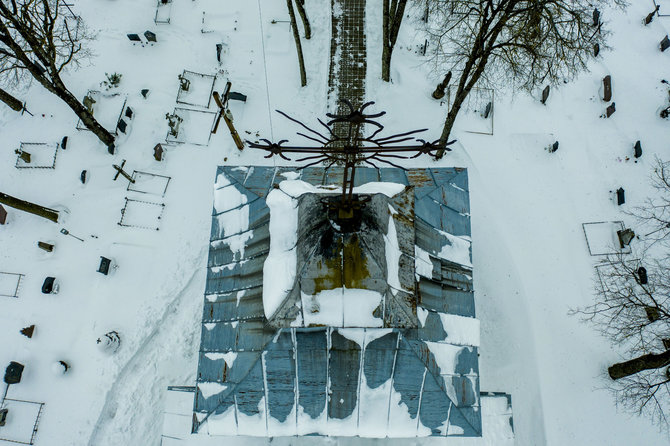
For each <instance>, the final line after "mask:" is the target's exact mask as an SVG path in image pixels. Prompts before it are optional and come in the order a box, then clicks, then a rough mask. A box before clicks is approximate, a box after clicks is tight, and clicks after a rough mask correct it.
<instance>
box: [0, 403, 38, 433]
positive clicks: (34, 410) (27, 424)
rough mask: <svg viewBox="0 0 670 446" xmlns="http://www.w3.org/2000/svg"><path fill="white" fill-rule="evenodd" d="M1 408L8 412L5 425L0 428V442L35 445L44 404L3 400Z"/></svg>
mask: <svg viewBox="0 0 670 446" xmlns="http://www.w3.org/2000/svg"><path fill="white" fill-rule="evenodd" d="M3 407H4V408H6V409H9V411H8V412H7V420H6V423H5V425H4V426H2V427H0V441H7V442H11V443H18V444H35V434H37V425H38V424H39V421H40V415H42V408H43V407H44V403H36V402H34V401H23V400H14V399H10V398H5V402H4V404H3Z"/></svg>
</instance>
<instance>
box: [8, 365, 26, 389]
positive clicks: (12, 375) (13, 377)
mask: <svg viewBox="0 0 670 446" xmlns="http://www.w3.org/2000/svg"><path fill="white" fill-rule="evenodd" d="M21 375H23V364H20V363H18V362H15V361H12V362H10V363H9V365H8V366H7V368H6V369H5V383H6V384H9V385H11V384H18V383H20V382H21Z"/></svg>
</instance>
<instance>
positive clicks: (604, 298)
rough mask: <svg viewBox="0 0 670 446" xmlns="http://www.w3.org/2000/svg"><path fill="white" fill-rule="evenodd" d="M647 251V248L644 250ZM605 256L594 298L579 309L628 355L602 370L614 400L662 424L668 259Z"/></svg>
mask: <svg viewBox="0 0 670 446" xmlns="http://www.w3.org/2000/svg"><path fill="white" fill-rule="evenodd" d="M647 253H648V251H647ZM643 257H646V259H645V260H644V261H641V260H630V259H626V258H625V257H624V256H623V254H618V255H612V256H608V257H607V258H606V259H605V261H604V262H603V263H602V264H601V265H599V266H598V268H597V271H598V279H597V280H596V285H595V291H596V302H595V303H594V304H593V305H591V306H589V307H586V308H584V309H580V310H578V311H574V312H573V313H579V314H581V316H582V317H583V318H584V319H585V320H586V321H588V322H590V323H591V324H592V325H593V326H594V327H595V328H596V330H598V331H599V332H600V333H601V334H603V335H604V336H605V337H606V338H608V339H609V340H610V341H611V342H612V343H613V344H614V345H617V346H619V347H623V348H624V350H625V355H626V357H627V358H630V359H628V360H625V361H622V362H619V363H616V364H612V365H611V366H610V367H608V369H607V371H608V374H609V376H610V378H611V379H612V380H613V381H612V383H611V385H610V387H611V389H612V390H613V391H614V392H615V394H616V397H617V401H618V402H619V403H620V404H621V405H623V406H624V407H625V408H627V409H629V410H633V411H636V412H640V413H647V414H649V415H651V416H653V418H654V419H655V421H657V422H659V423H660V424H661V425H665V426H666V427H667V420H666V415H665V414H666V413H667V410H668V409H669V406H670V387H668V385H669V384H670V371H669V368H668V366H670V264H669V263H668V261H667V258H663V259H661V260H654V259H652V258H651V255H649V256H647V255H646V254H645V255H644V256H643Z"/></svg>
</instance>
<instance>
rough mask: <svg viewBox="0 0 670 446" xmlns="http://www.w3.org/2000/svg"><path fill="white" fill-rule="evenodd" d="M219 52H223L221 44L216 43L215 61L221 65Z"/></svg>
mask: <svg viewBox="0 0 670 446" xmlns="http://www.w3.org/2000/svg"><path fill="white" fill-rule="evenodd" d="M221 51H223V44H221V43H217V44H216V60H217V62H219V63H221Z"/></svg>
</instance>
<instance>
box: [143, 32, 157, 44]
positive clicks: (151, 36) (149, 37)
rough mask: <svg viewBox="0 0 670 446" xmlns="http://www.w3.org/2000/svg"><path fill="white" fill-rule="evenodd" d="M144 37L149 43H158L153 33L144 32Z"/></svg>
mask: <svg viewBox="0 0 670 446" xmlns="http://www.w3.org/2000/svg"><path fill="white" fill-rule="evenodd" d="M144 37H145V38H146V39H147V42H150V43H156V34H155V33H152V32H151V31H144Z"/></svg>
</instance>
